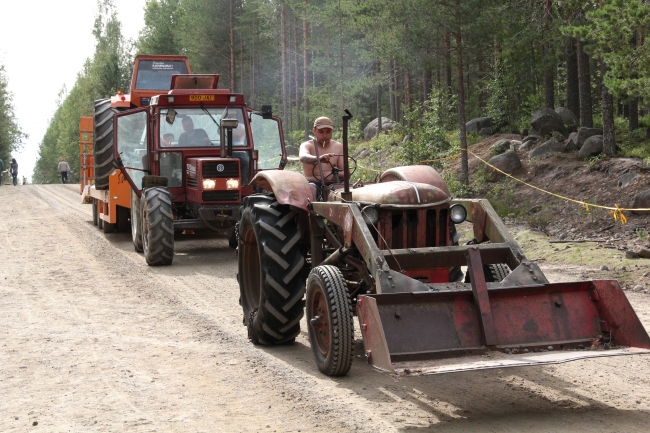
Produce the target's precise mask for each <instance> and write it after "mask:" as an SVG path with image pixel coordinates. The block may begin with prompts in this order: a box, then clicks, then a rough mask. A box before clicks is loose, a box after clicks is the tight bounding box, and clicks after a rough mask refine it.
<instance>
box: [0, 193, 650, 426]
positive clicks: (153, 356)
mask: <svg viewBox="0 0 650 433" xmlns="http://www.w3.org/2000/svg"><path fill="white" fill-rule="evenodd" d="M77 188H78V187H77V186H75V185H27V186H19V187H13V186H6V185H3V186H0V203H1V205H0V211H1V212H0V245H2V247H1V251H2V258H1V261H0V287H1V288H0V394H1V395H2V398H0V431H3V432H23V431H47V432H62V431H70V432H89V431H96V432H127V431H128V432H169V431H181V432H185V431H187V432H298V431H302V432H333V431H369V432H370V431H372V432H376V431H382V432H393V431H421V432H428V431H436V432H466V431H477V432H508V431H512V432H519V431H535V432H558V431H567V432H593V431H599V432H636V431H638V432H646V431H647V430H648V424H649V423H650V356H643V355H641V356H626V357H611V358H597V359H592V360H584V361H577V362H571V363H566V364H560V365H554V366H542V367H528V368H511V369H497V370H485V371H478V372H469V373H453V374H445V375H436V376H425V377H396V376H391V375H389V374H386V373H381V372H379V371H376V370H374V369H373V368H372V367H371V366H369V365H368V364H366V363H365V362H363V357H362V356H361V355H362V353H363V350H362V344H361V342H360V341H357V344H356V347H355V361H354V365H353V367H352V370H351V371H350V373H349V375H348V376H346V377H344V378H338V379H332V378H328V377H325V376H323V375H322V374H320V373H319V371H318V369H317V368H316V366H315V363H314V361H313V359H312V353H311V349H310V348H309V344H308V341H307V336H306V328H305V326H304V323H303V326H302V328H303V332H302V334H301V335H300V336H299V337H298V339H297V341H296V343H295V344H293V345H290V346H284V347H272V348H266V347H258V346H253V345H252V344H250V343H249V341H248V339H247V337H246V329H245V328H244V327H243V326H242V321H241V309H240V307H239V305H238V303H237V300H238V297H239V289H238V286H237V283H236V279H235V275H236V267H237V266H236V259H235V253H234V251H233V250H231V249H230V248H228V243H227V241H226V239H225V238H223V237H219V236H211V237H208V238H207V239H196V236H183V237H181V238H180V239H178V238H177V240H176V257H175V258H174V264H173V265H172V266H170V267H163V268H160V267H158V268H152V267H148V266H147V265H146V263H145V261H144V258H143V257H142V255H141V254H137V253H136V252H135V251H134V250H133V245H132V243H131V239H130V234H128V233H114V234H109V235H107V236H105V235H104V234H103V233H102V232H101V231H100V230H98V229H97V228H96V227H95V226H93V224H92V215H91V208H90V206H89V205H82V204H80V199H79V195H78V189H77ZM581 271H582V270H581V269H573V270H571V269H569V270H567V269H566V268H555V269H549V275H550V277H551V279H555V280H558V279H560V278H562V279H571V278H572V277H575V276H576V275H580V272H581ZM627 296H628V297H629V298H630V300H631V302H632V304H633V306H634V307H635V309H636V311H637V313H638V314H639V317H640V318H641V320H642V322H643V323H644V325H645V326H646V329H650V306H649V305H648V302H650V297H648V296H647V295H643V294H635V293H627Z"/></svg>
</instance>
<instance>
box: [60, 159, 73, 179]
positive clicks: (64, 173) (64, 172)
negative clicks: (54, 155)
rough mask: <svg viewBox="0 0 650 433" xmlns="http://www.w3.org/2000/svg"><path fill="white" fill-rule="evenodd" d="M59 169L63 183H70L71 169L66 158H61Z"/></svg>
mask: <svg viewBox="0 0 650 433" xmlns="http://www.w3.org/2000/svg"><path fill="white" fill-rule="evenodd" d="M58 169H59V173H61V183H68V172H69V171H70V166H69V165H68V163H67V162H65V159H63V158H61V162H59V167H58Z"/></svg>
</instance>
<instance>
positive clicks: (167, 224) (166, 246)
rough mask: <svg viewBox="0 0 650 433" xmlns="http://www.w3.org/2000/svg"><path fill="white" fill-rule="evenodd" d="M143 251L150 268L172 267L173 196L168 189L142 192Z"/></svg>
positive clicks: (153, 189) (152, 189)
mask: <svg viewBox="0 0 650 433" xmlns="http://www.w3.org/2000/svg"><path fill="white" fill-rule="evenodd" d="M141 198H142V201H141V206H142V249H143V251H144V258H145V260H146V261H147V264H148V265H149V266H164V265H171V264H172V260H173V259H174V216H173V214H172V196H171V194H170V193H169V191H167V189H166V188H148V189H145V190H143V192H142V197H141Z"/></svg>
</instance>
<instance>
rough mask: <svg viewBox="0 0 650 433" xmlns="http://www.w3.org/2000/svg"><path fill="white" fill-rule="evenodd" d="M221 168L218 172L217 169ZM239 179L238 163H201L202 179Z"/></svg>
mask: <svg viewBox="0 0 650 433" xmlns="http://www.w3.org/2000/svg"><path fill="white" fill-rule="evenodd" d="M219 166H223V170H222V171H219V170H218V168H217V167H219ZM219 177H239V161H206V162H204V163H203V178H204V179H206V178H219Z"/></svg>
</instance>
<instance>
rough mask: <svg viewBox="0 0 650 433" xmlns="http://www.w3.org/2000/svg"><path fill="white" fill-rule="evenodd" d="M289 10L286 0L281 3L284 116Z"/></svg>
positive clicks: (285, 129)
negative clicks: (287, 9)
mask: <svg viewBox="0 0 650 433" xmlns="http://www.w3.org/2000/svg"><path fill="white" fill-rule="evenodd" d="M286 18H287V11H286V4H285V2H284V0H282V1H281V5H280V44H281V49H282V116H287V111H288V110H287V79H288V77H287V23H286ZM282 125H283V129H284V135H285V136H286V135H287V123H286V122H285V123H283V124H282Z"/></svg>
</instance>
